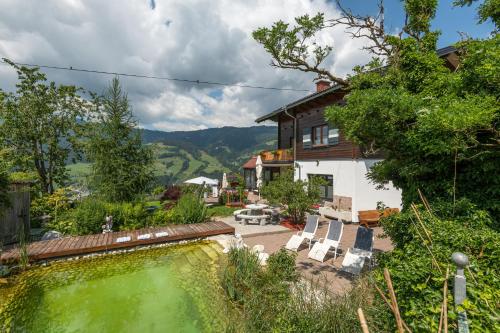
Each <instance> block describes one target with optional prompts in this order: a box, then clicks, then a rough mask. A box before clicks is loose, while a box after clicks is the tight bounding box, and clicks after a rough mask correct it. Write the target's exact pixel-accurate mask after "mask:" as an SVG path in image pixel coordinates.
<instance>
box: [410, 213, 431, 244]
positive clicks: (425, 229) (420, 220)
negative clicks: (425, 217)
mask: <svg viewBox="0 0 500 333" xmlns="http://www.w3.org/2000/svg"><path fill="white" fill-rule="evenodd" d="M411 208H412V209H413V212H414V213H415V216H416V217H417V220H418V222H420V225H421V226H422V229H424V232H425V235H426V236H427V238H428V239H429V242H430V243H431V244H432V237H431V234H430V233H429V231H428V230H427V228H426V227H425V225H424V222H422V219H421V218H420V214H419V213H418V210H417V206H415V204H411Z"/></svg>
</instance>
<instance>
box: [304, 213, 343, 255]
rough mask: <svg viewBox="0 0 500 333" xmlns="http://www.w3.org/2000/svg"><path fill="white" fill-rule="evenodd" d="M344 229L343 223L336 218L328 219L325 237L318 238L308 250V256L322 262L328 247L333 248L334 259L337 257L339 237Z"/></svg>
mask: <svg viewBox="0 0 500 333" xmlns="http://www.w3.org/2000/svg"><path fill="white" fill-rule="evenodd" d="M343 231H344V224H343V223H342V222H341V221H338V220H332V221H330V224H329V225H328V231H327V232H326V237H325V238H324V239H323V238H320V239H319V241H317V242H316V243H315V244H314V246H313V247H312V249H311V251H309V255H308V256H309V258H311V259H314V260H317V261H320V262H323V261H324V260H325V256H326V254H327V253H328V251H329V250H330V248H332V247H333V248H334V249H335V252H334V259H337V249H338V248H339V244H340V239H341V238H342V233H343Z"/></svg>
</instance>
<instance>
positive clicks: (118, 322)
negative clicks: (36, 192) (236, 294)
mask: <svg viewBox="0 0 500 333" xmlns="http://www.w3.org/2000/svg"><path fill="white" fill-rule="evenodd" d="M220 260H221V255H220V248H219V246H218V245H217V244H216V243H212V242H197V243H191V244H188V245H179V246H170V247H162V248H154V249H148V250H138V251H134V252H127V253H120V254H113V255H106V256H101V257H94V258H87V259H80V260H72V261H64V262H57V263H52V264H50V265H48V266H45V267H37V268H33V269H30V270H28V271H26V272H23V273H21V274H19V275H17V276H15V277H13V278H11V279H10V280H9V283H8V284H3V285H2V287H0V322H1V323H2V324H1V325H2V327H1V329H0V331H1V332H4V331H6V332H89V333H90V332H141V333H146V332H223V331H227V330H236V331H237V330H238V329H237V327H235V326H234V325H235V321H234V318H235V316H237V315H238V314H237V310H236V309H235V308H234V307H232V306H231V304H230V303H229V302H228V301H227V299H226V298H225V295H224V292H223V290H222V288H221V287H220V283H219V273H218V272H219V269H218V268H219V265H220Z"/></svg>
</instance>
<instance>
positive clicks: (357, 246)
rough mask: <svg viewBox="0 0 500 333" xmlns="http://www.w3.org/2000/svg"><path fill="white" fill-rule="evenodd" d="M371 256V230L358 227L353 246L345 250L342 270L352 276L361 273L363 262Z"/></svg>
mask: <svg viewBox="0 0 500 333" xmlns="http://www.w3.org/2000/svg"><path fill="white" fill-rule="evenodd" d="M372 255H373V229H368V228H365V227H361V226H360V227H358V231H357V232H356V240H355V241H354V246H353V247H352V248H349V249H348V250H347V253H346V255H345V257H344V260H343V261H342V270H343V271H345V272H348V273H351V274H354V275H358V274H359V273H361V270H362V269H363V266H364V264H365V260H366V259H368V260H371V258H372Z"/></svg>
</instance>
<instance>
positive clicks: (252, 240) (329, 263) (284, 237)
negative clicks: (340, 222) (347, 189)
mask: <svg viewBox="0 0 500 333" xmlns="http://www.w3.org/2000/svg"><path fill="white" fill-rule="evenodd" d="M226 223H228V222H226ZM228 224H229V223H228ZM357 228H358V225H357V224H346V225H344V232H343V235H342V239H341V241H340V247H339V252H338V253H340V254H338V255H337V259H336V260H333V253H331V254H330V253H329V254H328V255H327V257H326V258H327V259H326V260H325V261H324V262H323V263H321V262H319V261H315V260H312V259H309V258H308V257H307V255H308V253H309V248H308V246H307V244H306V243H304V244H303V245H302V246H301V247H300V248H299V251H298V253H297V258H296V265H297V268H298V270H299V271H300V272H301V273H302V274H303V276H304V277H306V278H308V279H310V280H314V281H319V282H320V283H324V284H325V285H326V286H327V287H328V288H329V289H330V290H331V291H333V292H336V293H344V292H345V291H347V290H349V289H350V288H351V287H352V285H353V281H354V277H353V276H352V275H350V274H347V273H344V272H342V271H340V270H339V268H340V267H341V265H342V260H344V254H345V253H346V251H347V249H348V248H349V247H352V246H353V244H354V239H355V238H356V230H357ZM327 229H328V221H327V220H326V219H321V220H320V225H319V227H318V231H317V234H316V236H317V237H316V238H317V239H319V238H321V237H324V236H325V234H326V231H327ZM295 233H296V231H291V230H289V231H286V232H281V233H274V234H267V235H266V234H260V235H244V234H243V235H242V236H243V240H244V242H245V244H247V245H248V246H249V247H250V248H251V247H253V246H254V245H257V244H262V245H264V248H265V250H264V251H265V252H266V253H269V254H271V253H274V252H276V251H277V250H279V249H280V248H281V247H284V246H285V244H286V243H287V242H288V240H289V239H290V237H291V236H292V235H293V234H295ZM374 234H375V242H374V246H373V248H374V252H380V251H383V252H385V251H390V250H392V248H393V246H392V244H391V241H390V239H388V238H379V237H378V236H380V235H381V234H382V229H381V228H379V227H377V228H374Z"/></svg>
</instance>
